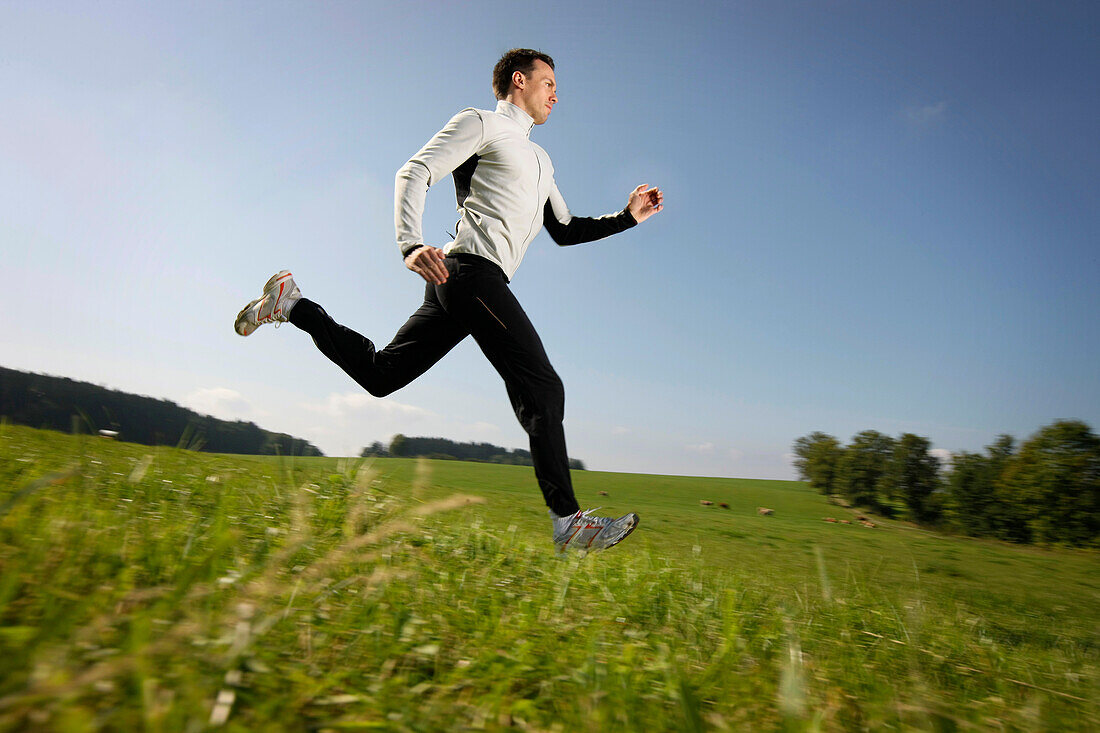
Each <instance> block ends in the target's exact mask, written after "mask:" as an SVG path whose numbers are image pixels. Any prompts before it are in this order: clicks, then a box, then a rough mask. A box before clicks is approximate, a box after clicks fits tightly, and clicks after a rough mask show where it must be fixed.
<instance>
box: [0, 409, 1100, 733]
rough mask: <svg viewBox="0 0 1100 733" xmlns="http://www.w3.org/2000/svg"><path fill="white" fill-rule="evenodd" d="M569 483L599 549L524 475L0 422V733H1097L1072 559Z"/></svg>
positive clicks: (1082, 555)
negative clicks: (588, 512)
mask: <svg viewBox="0 0 1100 733" xmlns="http://www.w3.org/2000/svg"><path fill="white" fill-rule="evenodd" d="M574 475H575V481H576V486H577V493H578V496H579V498H580V500H581V503H582V505H583V506H585V507H586V508H587V507H592V506H602V507H603V509H602V511H601V513H607V514H618V513H625V512H627V511H636V512H638V514H639V515H640V517H641V523H640V526H639V528H638V530H637V531H636V532H635V533H634V534H633V535H632V536H631V537H629V538H628V539H627V540H626V541H625V542H624V543H623V544H621V545H620V546H618V547H615V548H613V549H611V550H608V551H606V552H602V553H592V554H589V555H587V556H582V555H580V554H578V553H570V554H569V555H566V556H564V557H561V556H557V555H555V553H554V551H553V546H552V544H551V543H550V537H549V531H550V525H549V520H548V518H547V514H546V510H545V507H544V506H543V505H542V500H541V495H540V494H539V492H538V490H537V488H536V487H535V484H534V478H533V473H532V471H531V469H530V468H525V467H514V466H500V465H489V464H472V463H459V462H447V461H426V460H410V459H334V458H294V457H283V458H263V457H251V456H230V455H213V454H206V453H197V452H192V451H185V450H179V449H173V448H150V447H147V446H140V445H133V444H126V443H115V442H111V441H107V440H102V439H99V438H95V437H91V436H80V435H76V436H73V435H65V434H61V433H55V432H48V431H39V430H32V429H29V428H23V427H17V426H12V425H0V731H15V730H58V731H115V730H151V731H198V730H206V729H211V728H218V729H223V730H233V731H263V730H303V731H304V730H332V731H340V730H396V731H431V730H463V729H474V730H503V729H512V728H515V729H521V730H560V731H572V730H593V731H595V730H599V731H616V730H647V731H653V730H675V731H701V730H944V731H950V730H1020V731H1025V730H1026V731H1031V730H1057V731H1063V730H1070V731H1072V730H1080V731H1085V730H1097V729H1100V572H1098V571H1100V564H1098V556H1097V554H1096V553H1095V552H1087V551H1074V550H1067V549H1054V548H1037V547H1021V546H1012V545H1007V544H1003V543H999V542H993V541H985V540H981V541H979V540H973V539H967V538H962V537H955V536H946V535H938V534H935V533H931V532H928V531H924V530H920V529H917V528H915V527H913V526H911V525H908V524H906V523H903V522H895V521H879V520H876V523H877V526H876V527H874V528H868V527H864V526H861V525H860V524H858V523H854V522H853V523H852V524H841V523H839V522H837V523H829V522H825V521H823V520H824V518H825V517H834V518H837V519H848V520H853V519H854V515H855V511H853V510H849V509H846V508H843V507H840V506H836V505H833V504H830V503H828V502H827V500H826V498H825V497H823V496H820V495H818V494H816V493H814V492H813V491H812V490H810V489H809V488H808V487H807V486H806V485H805V484H802V483H800V482H778V481H758V480H744V479H700V478H685V477H667V476H647V475H641V474H609V473H600V472H594V471H593V472H578V473H575V474H574ZM599 492H606V496H602V495H600V493H599ZM703 500H706V501H710V502H714V504H713V505H711V506H704V505H703V504H701V501H703ZM720 503H725V504H727V505H728V508H723V507H720V506H719V504H720ZM761 506H765V507H768V508H771V509H773V510H774V513H773V514H772V515H771V516H762V515H760V514H759V513H758V512H757V508H758V507H761Z"/></svg>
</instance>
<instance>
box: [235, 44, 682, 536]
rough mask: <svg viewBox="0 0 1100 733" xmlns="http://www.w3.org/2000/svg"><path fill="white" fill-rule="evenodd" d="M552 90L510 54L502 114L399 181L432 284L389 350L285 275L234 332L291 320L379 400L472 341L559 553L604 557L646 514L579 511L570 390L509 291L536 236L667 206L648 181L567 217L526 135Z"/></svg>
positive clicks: (475, 122) (418, 254)
mask: <svg viewBox="0 0 1100 733" xmlns="http://www.w3.org/2000/svg"><path fill="white" fill-rule="evenodd" d="M556 88H557V85H556V80H555V77H554V60H553V59H552V58H550V57H549V56H547V55H546V54H544V53H541V52H539V51H533V50H531V49H525V48H517V49H512V50H511V51H508V52H507V53H506V54H504V56H503V57H502V58H501V59H500V61H498V62H497V64H496V67H495V68H494V69H493V91H494V93H495V94H496V97H497V100H498V102H497V106H496V110H495V111H489V110H482V109H473V108H469V109H464V110H462V111H461V112H459V113H458V114H457V115H455V116H454V117H452V118H451V120H450V122H448V123H447V125H446V126H445V127H444V128H443V129H442V130H440V131H439V132H438V133H437V134H436V135H435V136H434V137H433V138H432V139H431V140H429V141H428V143H427V144H426V145H425V146H424V147H423V148H421V150H420V152H418V153H417V154H416V155H415V156H413V158H412V159H411V160H410V161H409V162H408V163H406V164H405V165H404V166H403V167H402V168H401V170H399V171H398V172H397V185H396V195H395V214H394V219H395V226H396V229H397V244H398V246H399V247H400V248H401V254H402V255H403V256H404V258H405V266H406V267H407V268H408V269H410V270H412V271H413V272H415V273H416V274H418V275H420V276H421V277H422V278H423V279H424V280H425V281H426V282H427V287H426V288H425V292H424V303H423V305H421V306H420V308H419V309H418V310H417V311H416V312H415V313H413V314H412V316H410V317H409V320H408V321H407V322H406V323H405V325H404V326H402V327H401V328H400V329H399V330H398V332H397V334H396V335H395V336H394V337H393V341H391V342H390V344H389V345H388V346H387V347H386V348H384V349H382V350H381V351H379V350H376V349H375V346H374V344H373V343H372V342H371V341H370V340H369V339H367V338H366V337H364V336H361V335H359V334H358V333H356V332H355V331H352V330H351V329H349V328H346V327H344V326H341V325H339V324H338V323H336V322H335V321H333V320H332V318H330V317H329V315H328V313H326V312H325V310H324V309H323V308H322V307H321V306H320V305H318V304H317V303H315V302H313V301H312V300H309V299H307V298H303V297H302V294H301V292H300V291H299V290H298V287H297V285H295V283H294V279H293V277H292V276H291V274H290V272H288V271H286V270H284V271H282V272H279V273H276V274H275V275H274V276H272V278H271V279H270V280H268V281H267V284H266V285H264V290H263V294H262V295H261V296H260V297H259V298H257V299H256V300H253V301H252V302H251V303H249V304H248V305H246V306H245V307H244V309H242V310H241V312H240V313H239V314H238V315H237V320H236V324H235V329H236V331H237V333H239V334H240V335H241V336H248V335H249V334H251V333H252V332H253V331H255V330H256V329H257V328H259V326H261V325H263V324H265V323H275V322H280V321H290V322H291V323H293V324H294V325H295V326H297V327H298V328H300V329H302V330H303V331H305V332H306V333H308V334H309V335H310V336H312V337H313V342H314V343H315V344H316V345H317V348H319V349H320V350H321V352H322V353H323V354H324V355H325V356H327V357H328V358H329V359H331V360H332V361H333V362H335V363H336V364H337V365H338V366H339V367H340V368H341V369H343V370H344V371H345V372H347V374H348V376H350V377H351V378H352V379H354V380H355V381H356V382H357V383H359V385H361V386H362V387H363V388H364V389H365V390H367V392H369V393H370V394H372V395H374V396H375V397H385V396H386V395H388V394H390V393H392V392H394V391H396V390H398V389H401V388H402V387H404V386H405V385H407V384H409V383H410V382H412V381H413V380H414V379H416V378H417V377H419V376H420V375H421V374H423V373H424V372H426V371H427V370H428V369H429V368H430V367H431V366H432V365H433V364H435V363H436V362H437V361H439V360H440V359H441V358H443V356H444V355H445V354H446V353H447V352H449V351H450V350H451V349H453V348H454V347H455V346H456V345H457V344H458V343H459V342H460V341H462V340H463V339H464V338H466V337H467V336H473V337H474V340H475V341H476V342H477V345H478V346H479V347H480V348H481V350H482V352H483V353H484V354H485V356H486V357H487V358H488V359H489V362H490V363H491V364H492V365H493V367H494V368H495V369H496V370H497V372H498V373H499V374H500V376H501V377H502V378H503V379H504V384H505V387H506V388H507V391H508V397H509V399H510V400H511V403H512V408H513V409H514V410H515V413H516V417H517V418H518V419H519V422H520V425H522V426H523V429H524V430H525V431H526V432H527V434H528V436H529V437H530V443H531V457H532V459H533V462H534V466H535V477H536V478H537V480H538V484H539V488H540V489H541V490H542V495H543V498H544V499H545V500H546V505H547V506H548V507H549V509H550V516H551V519H552V521H553V539H554V543H555V545H556V546H557V548H558V550H559V551H564V550H565V549H566V548H568V547H577V548H587V549H603V548H607V547H611V546H612V545H615V544H617V543H619V542H620V541H622V540H623V539H624V538H625V537H626V536H627V535H628V534H630V533H631V532H632V531H633V530H634V528H635V527H636V526H637V525H638V515H636V514H627V515H625V516H622V517H619V518H618V519H612V518H609V517H598V516H594V515H593V512H594V511H595V510H588V511H586V512H582V511H581V508H580V505H579V504H578V503H577V499H576V497H575V496H574V495H573V483H572V480H571V478H570V475H569V457H568V454H567V453H566V449H565V431H564V429H563V427H562V420H563V418H564V415H565V391H564V389H563V387H562V383H561V380H560V379H559V378H558V375H557V373H556V372H555V371H554V368H553V367H552V366H551V365H550V360H549V359H548V358H547V356H546V351H545V350H544V349H543V345H542V341H541V340H540V339H539V336H538V333H536V332H535V328H534V326H533V325H531V322H530V321H529V320H528V319H527V315H526V314H525V313H524V312H523V309H522V308H521V307H520V304H519V302H518V301H517V300H516V298H515V296H514V295H513V294H512V292H511V290H510V289H509V287H508V282H509V280H511V278H512V276H513V275H514V274H515V272H516V269H517V268H518V267H519V265H520V262H521V261H522V260H523V255H524V253H525V252H526V251H527V247H528V245H529V244H530V243H531V240H533V239H534V238H535V235H536V234H538V232H539V229H540V228H541V227H543V226H545V227H546V230H547V231H548V232H549V233H550V236H551V237H552V238H553V239H554V241H555V242H556V243H557V244H559V245H562V246H566V245H572V244H579V243H581V242H589V241H592V240H595V239H601V238H603V237H607V236H610V235H612V234H617V233H619V232H621V231H624V230H626V229H629V228H630V227H633V226H635V225H636V224H638V223H639V222H643V221H645V220H646V219H648V218H649V217H651V216H653V215H654V214H656V213H657V212H659V211H661V209H662V208H663V198H664V197H663V194H662V193H661V191H659V190H658V189H656V188H648V187H647V186H645V185H641V186H638V187H637V188H635V189H634V190H633V191H631V192H630V195H629V197H628V200H627V206H626V208H625V209H623V210H622V211H620V212H618V213H615V214H608V215H606V216H601V217H598V218H588V217H580V216H573V215H572V214H570V212H569V207H567V206H566V205H565V199H563V198H562V195H561V193H560V192H559V191H558V187H557V186H556V185H555V184H554V167H553V165H551V163H550V157H549V156H548V155H547V154H546V151H545V150H543V149H542V148H541V147H539V146H538V145H536V144H535V143H533V142H531V140H530V134H531V128H532V127H533V126H534V125H541V124H543V123H544V122H546V120H547V118H548V117H549V116H550V112H551V111H552V110H553V108H554V105H555V104H556V103H557V101H558V98H557V94H556ZM448 175H452V176H454V183H455V192H456V194H457V197H458V212H459V214H460V217H461V218H460V220H459V223H458V230H457V232H456V237H455V240H454V241H453V242H451V243H450V244H448V245H447V246H446V247H444V248H443V249H439V248H438V247H433V246H430V245H428V244H426V243H425V242H424V237H423V235H422V234H421V219H422V216H423V212H424V201H425V198H426V196H427V193H428V188H429V187H430V186H432V185H433V184H435V183H438V182H439V181H440V180H442V179H443V178H445V177H446V176H448Z"/></svg>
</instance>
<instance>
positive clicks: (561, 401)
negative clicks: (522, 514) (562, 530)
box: [436, 258, 580, 517]
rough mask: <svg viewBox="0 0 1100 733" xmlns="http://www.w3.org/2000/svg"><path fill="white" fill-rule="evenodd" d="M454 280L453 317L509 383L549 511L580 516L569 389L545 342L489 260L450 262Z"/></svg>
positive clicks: (447, 291)
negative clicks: (569, 433)
mask: <svg viewBox="0 0 1100 733" xmlns="http://www.w3.org/2000/svg"><path fill="white" fill-rule="evenodd" d="M445 264H446V266H447V269H448V272H449V273H450V277H449V278H448V280H447V282H446V283H444V284H443V285H439V286H437V287H436V290H437V292H438V294H439V302H440V303H441V304H442V306H443V308H444V309H446V311H447V313H448V314H449V315H451V316H452V317H453V318H454V319H455V320H456V321H458V322H459V323H460V324H461V325H462V328H463V329H464V330H466V331H469V333H470V334H472V335H473V337H474V339H475V340H476V341H477V344H478V346H479V347H481V350H482V352H484V354H485V356H486V357H488V359H489V361H490V362H491V363H492V365H493V367H495V368H496V370H497V372H498V373H499V374H500V376H501V377H502V378H503V379H504V383H505V386H506V387H507V390H508V397H509V399H510V400H511V402H512V408H513V409H514V410H515V413H516V417H517V418H518V419H519V422H520V425H522V426H523V429H524V430H525V431H526V432H527V434H528V436H529V437H530V442H531V458H532V459H533V462H534V464H535V477H536V478H537V479H538V482H539V488H540V489H542V494H543V497H544V498H545V500H546V505H547V506H548V507H550V510H551V511H552V512H554V514H556V515H558V516H563V517H564V516H570V515H572V514H575V513H576V512H578V511H579V510H580V506H579V505H578V504H577V499H576V497H575V496H574V494H573V482H572V478H571V477H570V475H569V456H568V454H567V452H566V447H565V430H564V428H563V427H562V420H563V419H564V417H565V389H564V388H563V386H562V383H561V379H559V378H558V375H557V373H556V372H555V371H554V368H553V367H552V366H551V365H550V360H549V358H547V356H546V350H545V349H544V348H543V345H542V340H541V339H539V336H538V333H536V331H535V328H534V326H533V325H531V321H530V320H529V319H528V318H527V314H526V313H524V312H523V308H522V307H520V304H519V301H517V300H516V298H515V296H514V295H513V294H512V291H511V290H510V289H509V287H508V283H507V281H506V280H505V278H504V273H503V272H501V271H500V269H499V268H497V267H496V266H495V265H493V264H492V263H490V262H488V261H487V260H486V261H484V264H481V263H479V262H477V261H475V260H470V259H463V260H461V261H458V260H456V259H455V258H448V259H447V260H446V261H445Z"/></svg>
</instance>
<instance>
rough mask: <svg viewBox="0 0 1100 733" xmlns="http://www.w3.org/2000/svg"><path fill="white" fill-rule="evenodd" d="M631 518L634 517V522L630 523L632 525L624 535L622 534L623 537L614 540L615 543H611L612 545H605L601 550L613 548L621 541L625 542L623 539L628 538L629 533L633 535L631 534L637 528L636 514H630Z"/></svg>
mask: <svg viewBox="0 0 1100 733" xmlns="http://www.w3.org/2000/svg"><path fill="white" fill-rule="evenodd" d="M631 516H632V517H634V520H633V522H632V523H631V525H630V529H628V530H627V531H626V533H625V534H624V535H623V536H622V537H620V538H619V539H617V540H615V541H614V542H612V543H611V544H610V545H606V546H605V547H603V548H602V549H604V550H606V549H608V548H609V547H614V546H615V545H617V544H619V543H620V542H622V541H623V540H625V539H626V538H627V537H629V536H630V535H631V533H633V532H634V530H636V529H637V528H638V515H637V514H631Z"/></svg>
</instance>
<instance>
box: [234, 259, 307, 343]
mask: <svg viewBox="0 0 1100 733" xmlns="http://www.w3.org/2000/svg"><path fill="white" fill-rule="evenodd" d="M301 297H302V292H301V291H300V290H298V286H297V285H295V284H294V276H293V275H291V274H290V270H282V271H280V272H277V273H275V274H274V275H272V276H271V279H270V280H268V281H267V284H265V285H264V294H263V295H261V296H260V297H259V298H256V299H255V300H254V301H252V302H251V303H249V304H248V305H246V306H245V307H244V308H241V312H240V313H238V314H237V321H236V323H234V324H233V329H234V330H235V331H236V332H237V333H239V334H240V335H241V336H248V335H249V334H251V333H252V332H253V331H255V330H256V329H257V328H259V327H260V326H262V325H263V324H265V323H276V324H278V323H285V322H286V320H287V318H288V317H289V316H290V309H291V308H293V307H294V304H295V303H297V302H298V300H299V299H300V298H301Z"/></svg>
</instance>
